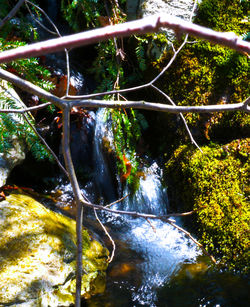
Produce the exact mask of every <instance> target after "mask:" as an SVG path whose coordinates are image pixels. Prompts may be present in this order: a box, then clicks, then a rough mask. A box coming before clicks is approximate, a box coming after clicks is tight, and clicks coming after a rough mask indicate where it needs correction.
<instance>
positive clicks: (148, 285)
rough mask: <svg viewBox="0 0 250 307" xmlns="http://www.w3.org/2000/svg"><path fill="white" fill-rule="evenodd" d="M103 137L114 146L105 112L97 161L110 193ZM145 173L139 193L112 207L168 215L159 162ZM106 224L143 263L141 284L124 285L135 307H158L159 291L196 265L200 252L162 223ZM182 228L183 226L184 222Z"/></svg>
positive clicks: (109, 220) (112, 220)
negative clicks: (185, 264) (138, 306)
mask: <svg viewBox="0 0 250 307" xmlns="http://www.w3.org/2000/svg"><path fill="white" fill-rule="evenodd" d="M103 138H106V139H108V140H109V142H110V144H111V146H112V141H113V136H112V129H111V127H110V123H109V122H107V121H105V110H100V111H98V112H97V116H96V131H95V140H94V143H95V144H94V147H95V149H94V152H95V155H94V159H95V162H96V171H97V173H98V172H99V175H98V178H97V182H98V185H102V184H105V185H104V190H106V189H107V185H112V180H111V175H110V168H109V167H108V165H107V164H106V159H105V155H104V153H103V151H102V139H103ZM143 171H144V173H145V177H141V178H140V185H139V189H138V190H137V191H136V193H135V194H134V195H133V196H132V197H127V198H126V199H125V200H124V201H123V202H121V203H117V204H115V205H114V206H113V207H112V208H113V209H120V210H121V209H122V210H129V211H136V212H141V213H152V214H158V215H162V214H166V213H167V207H168V198H167V192H166V189H165V188H164V187H163V185H162V183H161V176H162V171H161V169H160V168H159V166H158V165H157V163H156V162H153V163H152V164H151V165H150V166H149V167H144V169H143ZM128 193H129V190H128V188H125V191H124V195H126V194H128ZM102 221H103V223H104V224H106V225H107V226H109V227H110V229H112V228H115V229H116V236H117V237H118V238H119V240H122V241H123V242H125V243H126V244H127V245H128V246H129V248H130V249H131V250H132V251H135V255H139V258H140V261H136V260H134V262H135V263H136V267H137V270H138V271H140V272H141V274H142V277H141V281H140V285H138V284H133V283H131V282H130V283H123V285H122V287H126V288H127V289H129V290H131V292H132V293H131V299H132V301H133V302H134V303H135V304H141V305H148V306H151V307H152V306H155V304H154V301H155V300H156V291H157V289H158V288H159V287H161V286H162V285H163V284H164V283H165V282H167V281H168V280H169V279H170V278H171V276H172V275H173V274H174V273H175V272H176V271H177V270H178V267H179V266H180V265H181V264H182V263H183V262H193V261H194V260H195V259H196V257H197V256H198V255H199V253H200V252H199V251H198V250H197V247H196V245H194V243H193V242H192V241H191V240H189V239H188V238H187V237H186V236H185V235H184V234H183V233H181V232H180V231H178V230H177V229H175V228H173V226H171V225H169V224H167V223H164V222H162V221H160V220H151V221H150V222H149V221H147V220H145V219H142V218H131V217H128V216H126V215H122V216H121V215H119V216H118V215H113V214H107V213H102ZM178 225H181V220H180V219H179V220H178ZM135 257H136V256H135ZM132 259H133V258H132ZM132 261H133V260H132Z"/></svg>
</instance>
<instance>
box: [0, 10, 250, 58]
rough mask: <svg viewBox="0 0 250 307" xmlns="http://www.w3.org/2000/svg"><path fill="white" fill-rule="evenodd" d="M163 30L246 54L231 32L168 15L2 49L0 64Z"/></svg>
mask: <svg viewBox="0 0 250 307" xmlns="http://www.w3.org/2000/svg"><path fill="white" fill-rule="evenodd" d="M162 27H166V28H169V29H172V30H174V31H175V32H176V33H177V36H178V35H179V34H182V33H187V34H190V35H193V36H195V37H199V38H203V39H205V40H209V41H210V42H213V43H217V44H219V45H224V46H227V47H230V48H232V49H234V50H237V51H239V52H243V53H244V52H245V53H250V43H249V42H247V41H244V40H242V39H240V38H239V37H238V36H237V35H236V34H234V33H232V32H224V33H223V32H217V31H214V30H211V29H208V28H205V27H202V26H199V25H196V24H193V23H191V22H188V21H185V20H182V19H181V18H178V17H174V16H171V15H168V14H158V15H153V16H149V17H145V18H143V19H139V20H135V21H130V22H125V23H123V24H116V25H112V26H107V27H103V28H98V29H94V30H90V31H86V32H81V33H77V34H72V35H67V36H63V37H59V38H55V39H51V40H47V41H43V42H39V43H35V44H31V45H27V46H22V47H18V48H15V49H12V50H6V51H4V52H2V53H1V54H0V63H8V62H10V61H13V60H15V59H19V58H27V57H31V56H32V57H36V56H39V55H44V54H48V53H53V52H57V51H60V50H64V49H65V48H67V49H68V48H75V47H80V46H86V45H90V44H95V43H98V42H100V41H104V40H107V39H111V38H114V37H116V38H117V37H126V36H130V35H133V34H145V33H149V32H157V31H159V30H160V28H162Z"/></svg>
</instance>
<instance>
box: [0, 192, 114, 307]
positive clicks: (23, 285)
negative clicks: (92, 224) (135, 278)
mask: <svg viewBox="0 0 250 307" xmlns="http://www.w3.org/2000/svg"><path fill="white" fill-rule="evenodd" d="M0 236H1V240H0V306H10V305H13V306H20V307H24V306H29V307H31V306H43V307H46V306H51V307H52V306H53V307H54V306H69V305H71V304H73V303H74V293H75V269H76V261H75V254H76V233H75V221H73V220H71V219H69V218H67V217H65V216H63V215H61V214H59V213H55V212H53V211H50V210H49V209H47V208H45V207H44V206H43V205H41V204H40V203H39V202H37V201H35V200H34V199H33V198H32V197H30V196H27V195H24V194H11V195H10V196H8V197H7V198H6V200H4V201H2V202H0ZM107 257H108V251H107V249H105V248H104V247H103V246H102V245H101V244H100V243H99V242H97V241H95V240H93V239H91V237H90V235H89V233H88V232H87V231H86V230H83V272H84V274H83V278H82V296H83V297H84V298H89V297H90V296H92V295H94V294H97V293H102V292H103V291H104V289H105V270H106V268H107Z"/></svg>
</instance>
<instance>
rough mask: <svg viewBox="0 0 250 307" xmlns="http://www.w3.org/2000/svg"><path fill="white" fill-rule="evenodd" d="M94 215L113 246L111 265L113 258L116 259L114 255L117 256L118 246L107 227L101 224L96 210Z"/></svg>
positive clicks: (110, 258)
mask: <svg viewBox="0 0 250 307" xmlns="http://www.w3.org/2000/svg"><path fill="white" fill-rule="evenodd" d="M93 210H94V213H95V218H96V219H97V221H98V223H99V224H100V225H101V227H102V229H103V231H104V232H105V234H106V236H107V237H108V238H109V240H110V242H111V244H112V246H113V249H112V253H111V256H110V257H109V263H110V262H112V260H113V258H114V255H115V249H116V245H115V242H114V240H113V239H112V237H111V235H110V234H109V233H108V231H107V229H106V227H105V226H104V225H103V223H102V222H101V220H100V219H99V217H98V215H97V212H96V209H95V208H94V209H93Z"/></svg>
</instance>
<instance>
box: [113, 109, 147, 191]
mask: <svg viewBox="0 0 250 307" xmlns="http://www.w3.org/2000/svg"><path fill="white" fill-rule="evenodd" d="M109 112H110V115H111V118H112V129H113V133H114V146H115V150H116V154H117V156H118V160H117V161H118V163H117V167H118V172H119V174H120V175H121V179H123V180H124V181H125V180H126V182H127V183H128V184H129V185H130V186H131V188H132V189H133V190H136V186H137V183H138V180H139V177H138V176H137V172H138V167H139V160H138V157H137V155H136V147H137V143H138V141H139V139H140V137H141V129H146V128H147V122H146V120H145V118H144V117H143V115H142V114H140V113H139V112H137V111H135V110H133V109H130V110H119V109H113V110H110V111H109ZM128 166H129V167H128Z"/></svg>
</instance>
